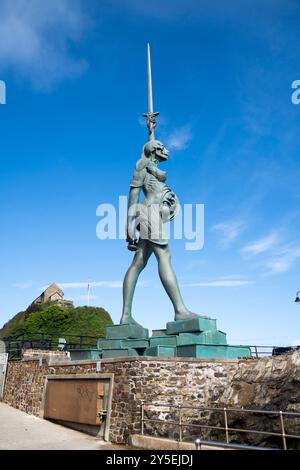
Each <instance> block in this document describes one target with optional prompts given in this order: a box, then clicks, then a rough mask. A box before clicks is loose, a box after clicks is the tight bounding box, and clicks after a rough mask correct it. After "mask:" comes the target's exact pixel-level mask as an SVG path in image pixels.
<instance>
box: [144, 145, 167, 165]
mask: <svg viewBox="0 0 300 470" xmlns="http://www.w3.org/2000/svg"><path fill="white" fill-rule="evenodd" d="M144 155H145V157H146V158H149V159H150V160H152V161H153V162H155V163H157V162H164V161H166V160H168V155H169V151H168V150H167V149H166V148H165V146H164V145H163V144H162V143H161V142H160V141H159V140H149V142H147V143H146V144H145V145H144Z"/></svg>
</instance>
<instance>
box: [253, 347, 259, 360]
mask: <svg viewBox="0 0 300 470" xmlns="http://www.w3.org/2000/svg"><path fill="white" fill-rule="evenodd" d="M254 347H255V356H256V357H257V358H258V352H257V346H254Z"/></svg>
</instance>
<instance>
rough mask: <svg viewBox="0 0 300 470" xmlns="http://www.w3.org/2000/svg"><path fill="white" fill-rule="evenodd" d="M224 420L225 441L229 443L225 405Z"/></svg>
mask: <svg viewBox="0 0 300 470" xmlns="http://www.w3.org/2000/svg"><path fill="white" fill-rule="evenodd" d="M224 421H225V434H226V442H227V444H229V434H228V420H227V408H226V407H224Z"/></svg>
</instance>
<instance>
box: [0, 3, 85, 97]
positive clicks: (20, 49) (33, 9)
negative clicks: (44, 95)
mask: <svg viewBox="0 0 300 470" xmlns="http://www.w3.org/2000/svg"><path fill="white" fill-rule="evenodd" d="M0 18H1V21H0V38H1V41H0V70H4V69H9V70H11V71H12V72H13V73H14V74H15V75H16V76H18V77H22V78H24V79H26V80H29V81H30V82H32V84H33V86H34V88H35V89H38V90H47V89H50V88H52V87H53V86H55V85H56V84H57V83H59V82H60V81H61V80H63V79H66V78H72V77H75V76H77V75H79V74H81V73H82V72H83V70H85V68H86V66H87V64H86V62H85V61H84V60H82V59H77V58H74V57H73V56H72V54H71V52H70V47H71V46H74V44H76V43H77V42H79V41H80V39H81V38H82V36H83V33H84V31H85V29H86V27H87V18H86V16H85V14H84V12H83V9H82V0H43V2H41V1H40V0H14V1H11V0H1V3H0Z"/></svg>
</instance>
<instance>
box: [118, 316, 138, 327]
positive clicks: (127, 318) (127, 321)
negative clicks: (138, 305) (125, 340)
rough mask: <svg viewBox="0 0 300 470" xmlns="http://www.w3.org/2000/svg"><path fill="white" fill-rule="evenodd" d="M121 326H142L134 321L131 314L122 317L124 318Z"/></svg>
mask: <svg viewBox="0 0 300 470" xmlns="http://www.w3.org/2000/svg"><path fill="white" fill-rule="evenodd" d="M120 324H121V325H125V324H126V325H138V326H142V325H140V324H139V323H138V322H137V321H135V320H134V318H132V316H131V315H129V314H124V315H122V318H121V320H120Z"/></svg>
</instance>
